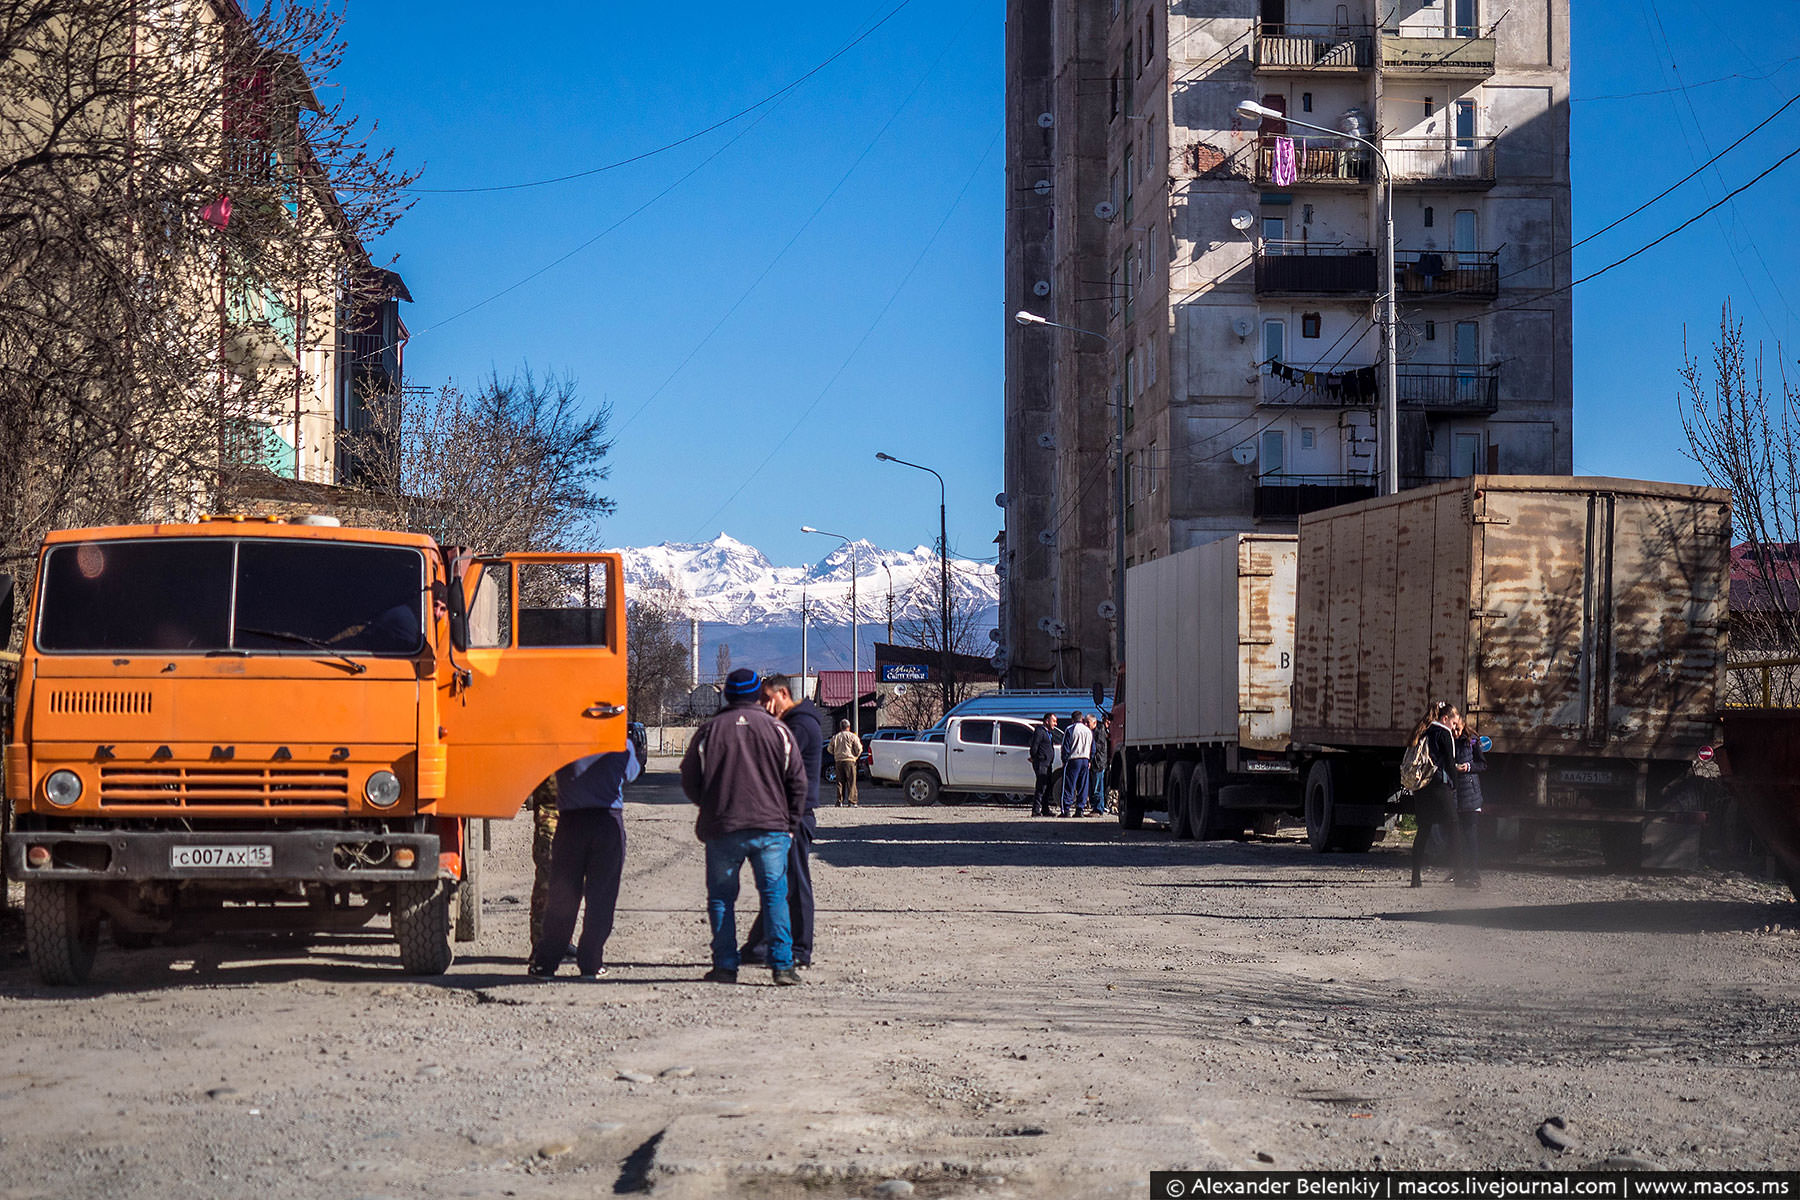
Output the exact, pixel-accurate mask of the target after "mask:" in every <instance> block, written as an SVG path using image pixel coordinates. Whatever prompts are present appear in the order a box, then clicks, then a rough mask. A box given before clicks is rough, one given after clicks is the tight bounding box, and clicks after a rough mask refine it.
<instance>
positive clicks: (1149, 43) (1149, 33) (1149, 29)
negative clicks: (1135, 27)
mask: <svg viewBox="0 0 1800 1200" xmlns="http://www.w3.org/2000/svg"><path fill="white" fill-rule="evenodd" d="M1155 53H1156V10H1155V9H1151V10H1150V11H1149V12H1147V13H1145V14H1144V61H1143V65H1144V66H1146V67H1147V66H1149V65H1150V59H1151V58H1152V57H1153V56H1154V55H1155Z"/></svg>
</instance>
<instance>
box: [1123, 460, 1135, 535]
mask: <svg viewBox="0 0 1800 1200" xmlns="http://www.w3.org/2000/svg"><path fill="white" fill-rule="evenodd" d="M1136 463H1137V457H1136V456H1135V455H1131V454H1127V455H1126V456H1125V532H1126V533H1131V532H1132V531H1133V530H1135V529H1136V528H1137V474H1136Z"/></svg>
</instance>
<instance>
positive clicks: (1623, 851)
mask: <svg viewBox="0 0 1800 1200" xmlns="http://www.w3.org/2000/svg"><path fill="white" fill-rule="evenodd" d="M1600 856H1601V857H1602V858H1604V859H1605V860H1606V867H1607V869H1608V870H1609V871H1636V870H1640V869H1641V868H1642V867H1643V865H1644V828H1643V826H1641V825H1639V824H1637V823H1635V822H1632V823H1630V824H1625V825H1610V824H1609V825H1602V826H1600Z"/></svg>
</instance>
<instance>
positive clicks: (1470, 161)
mask: <svg viewBox="0 0 1800 1200" xmlns="http://www.w3.org/2000/svg"><path fill="white" fill-rule="evenodd" d="M1381 149H1382V151H1383V152H1384V153H1385V154H1386V155H1387V160H1388V163H1389V165H1390V166H1392V167H1393V169H1394V182H1395V183H1398V184H1408V183H1426V184H1448V185H1451V186H1456V187H1486V186H1488V185H1490V184H1492V183H1493V182H1494V139H1493V138H1448V139H1445V138H1388V139H1387V140H1386V141H1384V142H1382V143H1381Z"/></svg>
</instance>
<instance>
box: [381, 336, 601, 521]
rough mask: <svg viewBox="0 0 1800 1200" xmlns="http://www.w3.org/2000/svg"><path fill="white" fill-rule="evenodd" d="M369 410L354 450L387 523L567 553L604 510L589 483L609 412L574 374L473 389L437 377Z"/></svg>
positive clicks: (596, 472)
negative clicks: (433, 384) (592, 402)
mask: <svg viewBox="0 0 1800 1200" xmlns="http://www.w3.org/2000/svg"><path fill="white" fill-rule="evenodd" d="M370 411H371V413H372V424H371V427H370V428H369V430H368V431H367V432H365V433H363V434H360V435H358V438H357V441H356V443H355V446H356V449H354V450H353V451H352V453H353V454H354V455H355V456H356V459H357V462H358V467H359V471H360V472H361V473H362V475H363V477H364V478H365V479H367V480H368V486H369V488H370V490H371V491H373V492H374V493H376V494H377V495H379V496H381V497H382V498H383V499H384V500H385V505H386V507H388V508H389V509H391V510H392V514H393V521H394V524H395V526H396V527H397V528H402V529H411V530H417V531H420V532H424V533H429V534H431V535H432V536H433V537H435V538H437V540H438V541H439V542H440V543H441V544H444V545H452V544H454V545H460V546H474V547H477V548H479V549H482V550H571V549H578V548H582V547H583V546H584V544H585V543H588V542H590V541H591V540H592V528H591V526H592V522H593V520H594V519H595V518H597V517H601V516H604V515H605V514H607V513H609V512H611V511H612V509H613V503H612V501H611V500H608V499H606V498H605V497H604V496H602V495H600V493H599V490H598V489H599V487H600V484H601V483H602V481H604V480H605V479H606V477H607V474H608V472H609V468H608V467H607V465H606V456H607V454H608V453H609V452H610V451H611V449H612V442H611V440H610V439H609V438H608V437H607V426H608V424H609V422H610V420H611V410H610V408H608V407H607V406H606V405H604V404H602V405H598V406H589V405H588V404H587V403H586V402H585V401H584V400H582V399H581V397H580V395H579V394H578V392H577V390H576V387H575V382H574V380H573V379H570V378H567V377H561V378H555V379H549V380H540V379H539V378H538V377H536V376H535V375H533V374H532V373H531V372H530V371H521V372H519V373H518V374H516V375H514V376H512V377H511V378H510V379H501V378H500V377H499V376H498V375H494V376H492V377H490V378H489V379H488V381H487V382H486V383H484V384H483V385H482V386H481V388H480V389H479V390H478V391H476V392H474V393H473V394H471V393H467V392H464V391H463V390H462V389H460V388H458V387H456V386H455V385H453V384H446V385H444V386H443V387H441V388H438V389H437V390H435V391H430V390H417V391H408V392H406V393H405V394H403V395H402V396H400V397H398V398H397V401H395V402H392V403H378V404H374V405H372V406H371V410H370Z"/></svg>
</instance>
